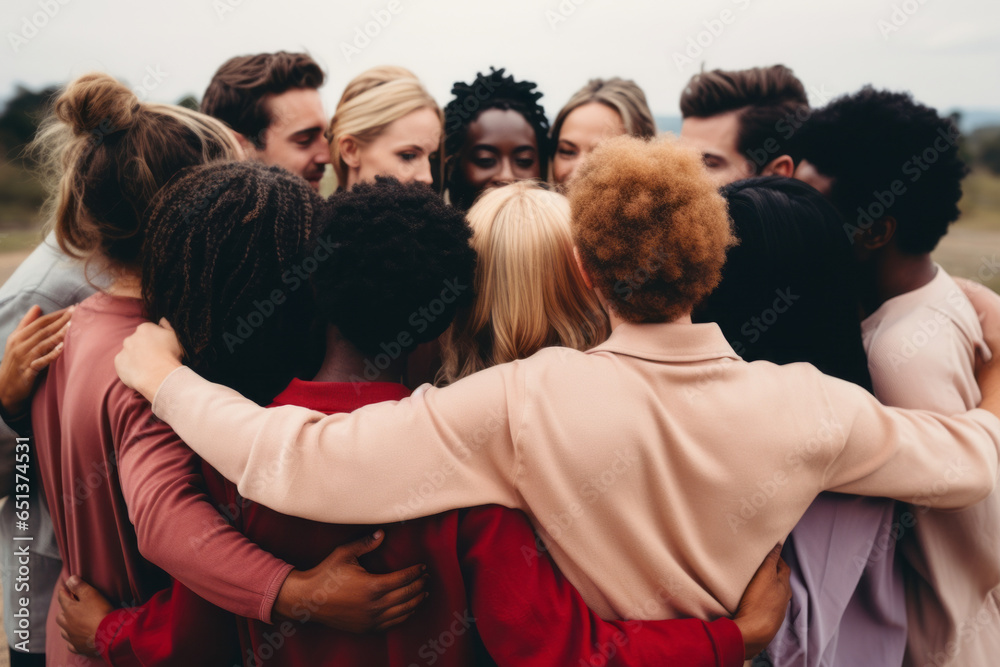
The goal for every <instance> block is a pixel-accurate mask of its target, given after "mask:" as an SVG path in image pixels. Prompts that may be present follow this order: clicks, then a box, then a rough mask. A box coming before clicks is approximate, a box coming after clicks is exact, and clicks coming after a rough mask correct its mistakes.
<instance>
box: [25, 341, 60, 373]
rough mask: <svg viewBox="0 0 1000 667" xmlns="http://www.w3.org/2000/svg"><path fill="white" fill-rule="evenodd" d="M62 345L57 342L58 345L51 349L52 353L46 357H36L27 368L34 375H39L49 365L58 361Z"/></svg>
mask: <svg viewBox="0 0 1000 667" xmlns="http://www.w3.org/2000/svg"><path fill="white" fill-rule="evenodd" d="M62 351H63V343H62V341H59V344H58V345H56V346H55V347H53V348H52V351H51V352H49V353H48V354H46V355H43V356H41V357H38V358H37V359H35V360H34V361H32V362H31V363H30V364H29V365H28V368H30V369H31V370H32V371H34V372H35V373H41V372H42V371H43V370H45V369H46V368H48V367H49V365H50V364H51V363H52V362H53V361H55V360H56V359H58V358H59V357H60V356H61V355H62Z"/></svg>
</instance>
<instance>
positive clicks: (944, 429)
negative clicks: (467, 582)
mask: <svg viewBox="0 0 1000 667" xmlns="http://www.w3.org/2000/svg"><path fill="white" fill-rule="evenodd" d="M153 411H154V412H155V413H156V414H157V416H159V417H161V418H162V419H164V420H165V421H167V422H168V423H169V424H171V425H172V426H173V427H174V428H175V430H176V431H177V432H178V434H179V435H180V436H181V438H182V439H184V440H185V441H186V442H187V443H188V444H189V445H190V446H191V447H192V448H193V449H194V450H195V451H196V452H198V453H199V454H201V455H202V456H203V457H204V458H205V459H206V460H207V461H208V462H209V463H210V464H211V465H213V466H215V467H216V468H217V469H218V470H219V471H220V472H221V473H222V474H223V475H225V476H226V477H228V478H229V479H231V480H233V481H234V482H236V483H238V485H239V490H240V492H241V493H243V495H244V496H246V497H247V498H249V499H251V500H255V501H258V502H260V503H263V504H265V505H267V506H270V507H272V508H274V509H276V510H278V511H281V512H285V513H288V514H295V515H299V516H303V517H306V518H309V519H315V520H320V521H329V522H337V523H352V522H355V523H379V522H390V521H397V520H401V519H408V518H413V517H418V516H424V515H428V514H433V513H436V512H440V511H443V510H447V509H452V508H456V507H466V506H473V505H480V504H484V503H499V504H503V505H507V506H508V507H514V508H520V509H523V510H524V511H525V512H527V513H528V515H529V516H530V517H531V519H532V521H533V522H534V524H535V526H536V527H537V528H538V529H539V531H540V533H541V534H542V536H543V537H544V539H545V542H546V543H547V545H548V546H549V547H550V549H551V554H552V556H553V557H554V559H555V561H556V563H558V565H559V567H560V568H561V569H562V571H563V572H564V573H565V574H566V576H567V577H568V578H569V579H570V581H572V582H573V584H575V585H576V586H577V588H578V589H579V590H580V593H581V594H582V595H583V597H584V599H585V600H586V601H587V603H588V604H589V605H590V606H591V608H593V609H594V610H595V611H596V612H598V613H599V614H600V615H601V616H603V617H604V618H608V619H611V618H637V619H653V618H670V617H676V616H682V615H689V616H696V617H700V618H704V619H713V618H715V617H718V616H720V615H725V614H729V613H731V612H732V611H733V610H734V609H735V608H736V606H737V604H738V602H739V599H740V596H741V595H742V593H743V590H744V588H745V587H746V584H747V582H748V581H749V580H750V578H751V577H752V575H753V573H754V571H755V570H756V568H757V567H758V565H759V564H760V562H761V561H762V560H763V559H764V556H765V555H766V554H767V553H768V551H770V549H771V548H772V547H773V546H774V545H775V543H777V542H779V541H781V540H783V539H784V538H785V537H786V536H787V535H788V533H789V532H790V531H791V530H792V528H793V527H794V526H795V523H796V522H797V521H798V519H799V517H800V516H802V514H803V512H804V511H805V510H806V508H807V507H808V506H809V504H810V502H812V500H813V498H815V497H816V494H818V493H819V492H820V491H822V490H824V489H826V490H833V491H842V492H845V493H855V494H863V495H880V496H890V497H894V498H902V499H908V498H911V497H913V496H915V495H917V494H920V493H921V492H922V491H923V490H924V489H926V488H927V487H928V486H933V485H934V484H935V483H939V484H938V486H937V487H936V488H943V489H944V490H943V493H941V494H939V495H935V496H934V497H933V498H930V499H929V501H930V502H932V503H933V504H934V505H935V506H937V507H961V506H965V505H969V504H971V503H974V502H976V501H978V500H980V499H982V498H983V497H985V496H986V495H987V494H988V493H989V492H990V491H991V490H992V488H993V483H994V479H995V477H996V472H997V459H998V448H1000V420H998V419H997V418H996V417H995V416H993V415H992V414H989V413H987V412H985V411H982V410H973V411H971V412H969V413H966V414H963V415H960V416H957V417H951V418H949V417H942V416H938V415H934V414H931V413H927V412H908V411H903V410H898V409H894V408H887V407H883V406H882V405H881V404H879V402H878V401H876V400H875V398H874V397H872V396H871V395H869V394H868V393H866V392H865V391H864V390H862V389H860V388H858V387H856V386H854V385H852V384H849V383H847V382H843V381H840V380H836V379H833V378H830V377H827V376H824V375H822V374H821V373H819V371H817V370H816V369H815V368H813V367H812V366H810V365H807V364H792V365H788V366H776V365H774V364H770V363H767V362H754V363H746V362H744V361H742V360H741V359H740V358H739V357H738V356H737V355H736V354H735V353H734V352H733V350H732V348H731V347H730V345H729V344H728V343H727V342H726V340H725V338H724V337H723V335H722V333H721V331H720V330H719V328H718V326H717V325H715V324H694V325H692V324H643V325H634V324H624V325H621V326H619V327H618V328H616V329H615V331H614V332H613V333H612V335H611V337H610V338H609V339H608V341H607V342H605V343H604V344H602V345H600V346H598V347H596V348H594V349H592V350H590V351H589V352H586V353H584V352H577V351H574V350H569V349H564V348H549V349H545V350H542V351H541V352H539V353H538V354H536V355H534V356H533V357H531V358H530V359H527V360H524V361H517V362H513V363H510V364H504V365H501V366H496V367H493V368H490V369H488V370H485V371H482V372H480V373H476V374H475V375H472V376H470V377H468V378H465V379H463V380H461V381H460V382H457V383H455V384H454V385H451V386H450V387H446V388H444V389H430V390H428V391H427V392H426V393H424V394H423V395H421V396H418V397H416V398H409V399H405V400H403V401H400V402H398V403H380V404H377V405H372V406H368V407H364V408H362V409H360V410H357V411H355V412H352V413H350V414H339V415H331V416H326V415H323V414H321V413H318V412H313V411H310V410H308V409H305V408H297V407H290V406H289V407H279V408H271V409H264V408H260V407H258V406H256V405H255V404H253V403H251V402H250V401H248V400H246V399H244V398H242V397H241V396H239V395H238V394H237V393H236V392H233V391H232V390H229V389H227V388H225V387H222V386H219V385H213V384H211V383H209V382H207V381H205V380H203V379H201V378H199V377H198V376H197V375H196V374H195V373H194V372H193V371H191V370H189V369H187V368H182V369H178V370H177V371H175V372H174V373H173V374H171V375H170V376H169V377H168V378H167V380H166V381H165V382H164V383H163V384H162V385H161V387H160V390H159V392H158V393H157V395H156V397H155V400H154V403H153ZM929 445H932V446H929ZM520 557H530V555H529V554H524V555H522V554H511V558H520Z"/></svg>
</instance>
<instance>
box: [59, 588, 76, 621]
mask: <svg viewBox="0 0 1000 667" xmlns="http://www.w3.org/2000/svg"><path fill="white" fill-rule="evenodd" d="M58 589H59V590H58V591H57V594H58V596H59V606H60V607H61V608H62V611H61V612H59V618H58V619H57V620H58V621H59V625H60V626H62V625H63V621H64V620H65V619H66V614H65V612H66V608H67V607H69V605H71V604H72V603H73V602H75V601H76V600H74V599H73V598H72V597H70V592H69V591H68V590H67V589H66V587H65V586H59V587H58Z"/></svg>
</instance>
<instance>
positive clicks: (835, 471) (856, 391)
mask: <svg viewBox="0 0 1000 667" xmlns="http://www.w3.org/2000/svg"><path fill="white" fill-rule="evenodd" d="M820 377H821V378H822V386H823V389H824V390H825V391H826V395H827V399H828V401H829V406H830V411H831V414H832V415H833V417H832V418H831V420H830V424H829V425H828V428H827V432H829V433H834V434H836V435H835V437H834V440H836V441H837V444H839V445H840V446H841V449H840V450H839V452H836V455H835V456H834V458H833V460H832V461H831V462H830V464H829V465H828V466H827V468H826V471H825V481H824V488H825V489H827V490H829V491H837V492H840V493H853V494H856V495H875V496H884V497H889V498H895V499H897V500H903V501H906V502H912V503H915V504H922V505H927V506H930V507H937V508H942V509H956V508H962V507H967V506H969V505H972V504H974V503H976V502H978V501H980V500H982V499H983V498H985V497H986V496H987V495H989V493H990V492H991V491H992V490H993V486H994V484H995V480H996V477H997V463H998V452H1000V419H997V417H995V416H994V415H993V414H991V413H989V412H986V411H985V410H979V409H976V410H971V411H969V412H965V413H962V414H960V415H956V416H952V417H946V416H942V415H938V414H935V413H931V412H926V411H922V410H903V409H899V408H892V407H886V406H883V405H882V404H881V403H879V402H878V400H877V399H876V398H875V397H874V396H872V395H871V394H869V393H868V392H866V391H864V390H863V389H861V388H860V387H857V386H854V385H851V384H850V383H848V382H844V381H841V380H836V379H834V378H828V377H825V376H820Z"/></svg>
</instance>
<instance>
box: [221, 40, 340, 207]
mask: <svg viewBox="0 0 1000 667" xmlns="http://www.w3.org/2000/svg"><path fill="white" fill-rule="evenodd" d="M323 79H324V75H323V70H322V69H320V66H319V65H318V64H317V63H316V61H315V60H313V59H312V57H310V56H309V55H308V54H306V53H287V52H285V51H278V52H277V53H258V54H256V55H251V56H236V57H235V58H230V59H229V60H227V61H226V62H225V63H223V65H222V67H220V68H219V69H218V71H217V72H216V73H215V76H213V77H212V81H211V82H210V83H209V84H208V88H207V89H206V90H205V96H204V98H203V99H202V101H201V111H202V113H205V114H208V115H209V116H214V117H215V118H218V119H219V120H222V121H224V122H225V123H226V124H228V125H229V127H231V128H232V129H233V130H235V131H236V133H237V135H238V139H239V141H240V144H241V145H242V146H243V149H244V150H245V151H246V152H247V155H249V156H251V157H254V158H256V159H258V160H260V161H261V162H265V163H267V164H275V165H278V166H279V167H284V168H285V169H287V170H288V171H290V172H292V173H293V174H298V175H299V176H302V178H304V179H306V180H307V181H309V184H310V185H311V186H313V187H314V188H316V189H317V190H318V189H319V182H320V179H322V178H323V173H324V171H325V170H326V165H327V164H329V162H330V149H329V147H328V146H327V144H326V139H325V138H324V137H323V130H324V128H325V127H326V116H325V115H324V113H323V103H322V101H321V100H320V97H319V90H318V89H319V87H320V86H322V85H323Z"/></svg>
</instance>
